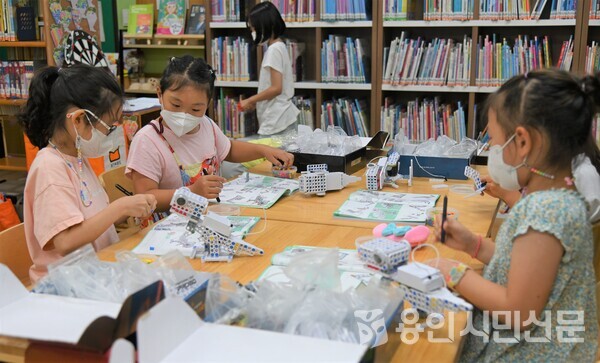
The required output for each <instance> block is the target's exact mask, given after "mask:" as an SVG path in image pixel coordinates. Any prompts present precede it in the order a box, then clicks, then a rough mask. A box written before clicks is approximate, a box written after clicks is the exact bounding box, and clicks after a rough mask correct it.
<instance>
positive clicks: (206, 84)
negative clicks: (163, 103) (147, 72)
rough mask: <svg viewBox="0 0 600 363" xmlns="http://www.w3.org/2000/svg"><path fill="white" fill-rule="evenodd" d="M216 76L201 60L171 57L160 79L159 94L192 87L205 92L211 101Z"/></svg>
mask: <svg viewBox="0 0 600 363" xmlns="http://www.w3.org/2000/svg"><path fill="white" fill-rule="evenodd" d="M215 79H216V75H215V72H214V71H213V69H212V68H211V66H210V65H209V64H208V63H206V61H205V60H204V59H202V58H194V57H192V56H191V55H184V56H183V57H179V58H178V57H172V58H171V60H170V61H169V64H168V65H167V67H166V68H165V70H164V72H163V74H162V77H161V79H160V92H161V93H163V94H164V93H165V91H167V90H171V91H177V90H178V89H180V88H182V87H185V86H193V87H196V88H200V89H202V90H204V91H206V93H207V95H208V100H209V101H210V100H211V99H212V96H213V93H214V89H215Z"/></svg>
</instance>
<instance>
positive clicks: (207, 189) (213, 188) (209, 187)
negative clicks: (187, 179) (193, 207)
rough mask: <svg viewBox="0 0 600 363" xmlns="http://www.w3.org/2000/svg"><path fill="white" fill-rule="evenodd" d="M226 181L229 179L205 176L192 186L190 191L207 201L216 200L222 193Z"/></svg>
mask: <svg viewBox="0 0 600 363" xmlns="http://www.w3.org/2000/svg"><path fill="white" fill-rule="evenodd" d="M226 181H227V179H225V178H223V177H220V176H218V175H204V176H202V177H200V179H198V180H196V182H195V183H194V184H192V185H190V190H191V191H192V192H193V193H196V194H198V195H201V196H203V197H204V198H206V199H215V198H217V197H218V196H219V193H221V190H222V189H223V183H225V182H226Z"/></svg>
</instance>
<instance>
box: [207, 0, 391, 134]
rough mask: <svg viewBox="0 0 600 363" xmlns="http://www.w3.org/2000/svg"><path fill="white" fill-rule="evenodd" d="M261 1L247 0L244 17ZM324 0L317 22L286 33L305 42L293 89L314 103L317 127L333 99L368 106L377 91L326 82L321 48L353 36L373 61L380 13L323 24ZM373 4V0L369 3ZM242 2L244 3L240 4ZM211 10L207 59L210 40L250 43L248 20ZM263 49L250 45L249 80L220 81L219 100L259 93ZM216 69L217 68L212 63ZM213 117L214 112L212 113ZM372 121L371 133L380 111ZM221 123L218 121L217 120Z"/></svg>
mask: <svg viewBox="0 0 600 363" xmlns="http://www.w3.org/2000/svg"><path fill="white" fill-rule="evenodd" d="M259 1H260V0H254V1H246V2H245V5H244V6H245V9H244V10H245V11H244V14H247V13H248V11H249V10H250V9H251V8H252V6H254V5H255V4H256V3H257V2H259ZM323 1H325V0H315V2H314V3H315V14H314V21H303V22H286V27H287V30H286V34H285V37H286V38H288V39H293V40H295V41H297V42H299V43H303V44H304V46H305V48H304V53H303V64H302V68H303V73H302V79H301V80H298V81H297V82H295V83H294V89H295V94H296V96H302V97H303V98H304V99H312V100H314V107H313V109H314V114H313V117H314V126H315V127H322V126H321V121H320V118H321V105H322V104H323V103H324V102H325V101H328V100H332V99H333V98H334V97H335V98H338V97H344V96H346V97H349V98H351V99H354V98H356V99H362V100H364V101H365V102H366V104H368V105H373V104H375V92H374V87H373V83H371V82H363V83H331V82H329V83H328V82H323V79H322V74H321V71H322V70H321V47H322V42H323V41H324V40H326V39H328V37H329V36H330V35H331V36H333V35H341V36H343V37H348V36H349V37H352V39H356V38H359V39H361V40H364V45H363V46H364V51H365V53H366V55H367V56H368V59H369V60H372V59H374V55H375V51H376V48H377V47H376V46H375V44H376V31H377V27H375V26H374V24H375V23H376V21H377V20H375V19H374V18H375V17H377V15H378V14H374V13H373V14H369V15H370V18H371V20H360V21H348V20H343V21H322V20H321V13H320V9H321V4H322V2H323ZM367 2H370V0H367ZM240 3H243V2H240ZM212 13H213V12H212V9H210V8H209V9H207V21H208V26H207V29H206V39H207V41H206V54H207V59H208V60H209V62H210V60H211V55H212V52H213V44H212V42H211V40H213V39H215V38H217V37H226V36H228V37H238V36H239V37H242V38H244V39H245V40H246V41H247V42H248V43H251V41H250V34H249V31H248V30H247V27H246V22H245V17H243V19H241V20H243V21H236V22H220V21H213V19H212ZM262 55H263V49H262V47H256V48H255V47H253V46H252V45H251V63H250V72H249V73H250V79H249V81H229V80H217V82H216V83H215V86H216V87H217V90H216V98H217V99H216V100H215V102H218V98H219V96H220V94H221V92H223V93H225V94H243V95H245V96H251V95H253V94H255V93H256V91H257V87H258V78H257V77H258V74H259V71H260V64H261V62H262ZM374 64H375V63H374V62H370V64H368V65H367V68H368V69H366V73H367V74H369V75H371V80H373V79H375V78H374V76H375V71H376V70H375V67H374ZM213 68H217V67H215V65H214V64H213ZM212 111H213V112H212V113H213V116H215V115H214V110H212ZM367 117H368V119H369V120H370V122H369V126H368V128H369V129H368V132H369V134H371V133H372V132H373V131H374V130H375V128H374V127H373V125H375V124H377V125H378V122H375V123H373V121H372V120H377V119H378V118H379V109H378V108H371V107H370V109H369V113H368V115H367ZM215 121H217V122H219V120H217V119H215Z"/></svg>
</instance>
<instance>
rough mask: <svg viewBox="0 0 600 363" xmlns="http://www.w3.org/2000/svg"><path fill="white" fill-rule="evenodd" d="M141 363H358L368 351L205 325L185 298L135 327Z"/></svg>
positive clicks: (154, 310) (151, 313)
mask: <svg viewBox="0 0 600 363" xmlns="http://www.w3.org/2000/svg"><path fill="white" fill-rule="evenodd" d="M137 343H138V352H139V361H140V363H154V362H192V361H193V362H216V361H218V362H242V361H243V362H358V361H360V359H361V358H362V357H363V355H364V354H365V352H366V350H367V348H368V347H367V346H365V345H359V344H349V343H342V342H336V341H330V340H324V339H316V338H309V337H303V336H298V335H289V334H283V333H276V332H270V331H265V330H257V329H250V328H240V327H235V326H228V325H219V324H212V323H206V322H204V321H202V320H201V319H200V318H199V317H198V316H197V315H196V314H195V313H194V311H193V310H192V309H191V308H190V307H189V306H188V305H187V304H186V303H185V302H184V301H183V300H181V299H177V298H167V299H165V300H163V301H161V302H160V303H159V304H158V305H156V306H155V307H154V308H152V309H151V310H150V311H149V312H148V313H147V314H145V315H144V316H142V317H141V318H140V320H139V321H138V326H137Z"/></svg>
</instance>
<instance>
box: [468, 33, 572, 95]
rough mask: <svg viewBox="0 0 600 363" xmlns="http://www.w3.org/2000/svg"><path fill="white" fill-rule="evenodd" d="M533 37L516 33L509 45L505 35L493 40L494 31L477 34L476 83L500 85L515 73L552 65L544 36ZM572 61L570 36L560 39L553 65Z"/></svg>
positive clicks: (567, 67) (561, 66) (566, 67)
mask: <svg viewBox="0 0 600 363" xmlns="http://www.w3.org/2000/svg"><path fill="white" fill-rule="evenodd" d="M540 39H541V37H538V36H534V37H533V38H531V37H529V36H527V35H524V36H522V35H519V36H517V37H516V38H515V40H514V43H513V45H512V46H511V45H510V44H509V41H508V39H507V38H503V39H502V41H501V42H500V41H497V40H496V35H495V34H493V35H492V36H491V37H490V36H489V35H486V36H485V37H480V38H479V42H478V44H477V52H476V57H477V62H476V63H477V68H476V79H475V84H476V85H477V86H494V87H497V86H500V85H501V84H502V83H504V82H505V81H507V80H508V79H510V78H511V77H514V76H516V75H518V74H524V73H526V72H529V71H532V70H535V69H541V68H549V67H552V66H553V65H552V58H551V57H552V54H551V50H550V41H549V38H548V36H545V37H544V38H543V39H542V40H540ZM572 63H573V39H572V37H571V38H569V40H566V41H564V42H563V45H562V48H561V52H560V57H559V59H558V62H557V64H556V67H558V68H559V69H563V70H570V69H571V66H572Z"/></svg>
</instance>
